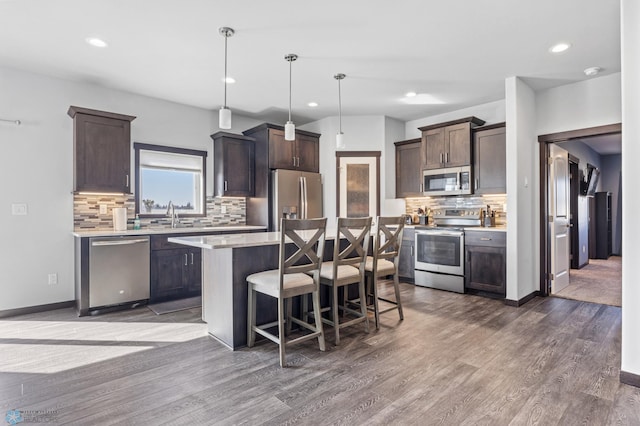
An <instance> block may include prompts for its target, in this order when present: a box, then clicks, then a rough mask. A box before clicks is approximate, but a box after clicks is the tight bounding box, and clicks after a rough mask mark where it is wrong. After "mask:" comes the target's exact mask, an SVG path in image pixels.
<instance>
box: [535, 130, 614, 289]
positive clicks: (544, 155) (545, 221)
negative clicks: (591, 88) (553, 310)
mask: <svg viewBox="0 0 640 426" xmlns="http://www.w3.org/2000/svg"><path fill="white" fill-rule="evenodd" d="M621 132H622V123H617V124H608V125H605V126H596V127H589V128H585V129H578V130H569V131H566V132H560V133H549V134H546V135H540V136H538V147H539V153H540V212H539V217H540V295H541V296H549V295H550V294H551V279H550V274H551V250H550V247H549V243H550V236H549V216H548V215H547V212H548V211H549V162H548V161H547V159H548V158H549V145H551V144H553V143H558V142H566V141H569V140H572V139H580V138H584V137H588V136H602V135H610V134H615V133H621Z"/></svg>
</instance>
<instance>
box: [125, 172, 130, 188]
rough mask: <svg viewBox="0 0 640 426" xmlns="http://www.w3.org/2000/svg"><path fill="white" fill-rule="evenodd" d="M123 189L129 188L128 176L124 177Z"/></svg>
mask: <svg viewBox="0 0 640 426" xmlns="http://www.w3.org/2000/svg"><path fill="white" fill-rule="evenodd" d="M124 187H125V188H128V187H129V175H125V184H124Z"/></svg>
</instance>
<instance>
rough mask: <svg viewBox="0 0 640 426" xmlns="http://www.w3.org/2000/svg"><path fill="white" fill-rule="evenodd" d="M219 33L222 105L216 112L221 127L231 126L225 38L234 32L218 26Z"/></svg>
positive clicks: (228, 127)
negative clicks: (222, 88)
mask: <svg viewBox="0 0 640 426" xmlns="http://www.w3.org/2000/svg"><path fill="white" fill-rule="evenodd" d="M218 32H220V35H221V36H223V37H224V105H222V107H221V108H220V112H219V114H218V127H220V128H221V129H230V128H231V110H230V109H229V107H227V39H228V38H229V37H231V36H232V35H234V34H235V31H234V30H233V28H229V27H220V28H219V29H218Z"/></svg>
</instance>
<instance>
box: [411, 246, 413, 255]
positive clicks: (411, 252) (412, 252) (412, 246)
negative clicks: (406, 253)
mask: <svg viewBox="0 0 640 426" xmlns="http://www.w3.org/2000/svg"><path fill="white" fill-rule="evenodd" d="M411 257H413V246H411Z"/></svg>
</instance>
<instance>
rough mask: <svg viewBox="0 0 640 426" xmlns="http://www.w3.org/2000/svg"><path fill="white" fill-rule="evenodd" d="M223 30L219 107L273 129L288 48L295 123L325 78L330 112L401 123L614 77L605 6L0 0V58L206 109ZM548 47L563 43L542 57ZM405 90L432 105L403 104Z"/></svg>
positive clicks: (572, 2)
mask: <svg viewBox="0 0 640 426" xmlns="http://www.w3.org/2000/svg"><path fill="white" fill-rule="evenodd" d="M222 26H228V27H232V28H233V29H235V31H236V34H235V35H234V36H233V37H231V38H229V40H228V58H229V61H228V62H229V65H228V70H229V71H228V72H229V75H230V76H232V77H233V78H235V79H236V83H235V84H230V85H228V105H229V107H230V108H231V109H232V111H234V112H235V113H239V114H242V115H246V116H249V117H253V118H257V119H261V120H269V121H274V122H282V123H284V121H285V120H286V117H287V109H288V102H289V92H288V90H289V64H288V63H287V62H286V61H285V60H284V56H285V55H286V54H288V53H296V54H298V55H299V59H298V60H297V61H296V62H294V63H293V64H292V90H293V91H292V108H293V119H294V122H296V124H298V125H300V124H304V123H306V122H309V121H313V120H318V119H321V118H324V117H327V116H335V115H337V110H338V83H337V81H336V80H335V79H334V78H333V76H334V74H336V73H344V74H346V75H347V77H346V78H345V79H344V80H342V83H341V85H342V112H343V115H386V116H389V117H393V118H396V119H399V120H402V121H408V120H412V119H417V118H421V117H427V116H430V115H435V114H439V113H443V112H448V111H454V110H458V109H461V108H465V107H468V106H472V105H478V104H481V103H486V102H490V101H495V100H500V99H504V80H505V78H507V77H510V76H521V77H523V78H524V79H525V81H526V82H527V83H528V84H529V85H531V86H532V87H533V88H534V89H535V90H540V89H545V88H550V87H554V86H558V85H563V84H567V83H571V82H577V81H581V80H585V79H587V78H593V77H587V76H585V75H584V73H583V70H584V69H585V68H587V67H593V66H598V67H601V68H602V69H603V72H602V73H601V74H600V75H606V74H610V73H615V72H619V71H620V6H619V1H618V0H562V1H557V0H530V1H526V2H525V1H513V0H491V1H478V0H457V1H441V0H439V1H437V0H403V1H377V0H376V1H373V0H349V1H344V0H343V1H337V0H323V1H314V2H301V1H299V0H298V1H294V0H277V1H264V0H236V1H218V0H183V1H178V0H136V1H131V0H56V1H51V0H0V65H3V66H8V67H12V68H17V69H24V70H28V71H34V72H38V73H42V74H46V75H52V76H56V77H60V78H65V79H71V80H79V81H84V82H91V83H95V84H98V85H102V86H106V87H109V88H114V89H119V90H124V91H128V92H133V93H138V94H142V95H146V96H151V97H155V98H160V99H166V100H170V101H174V102H179V103H183V104H187V105H193V106H197V107H201V108H207V109H212V110H215V109H218V108H220V106H221V104H222V102H223V97H224V93H223V90H224V84H223V82H222V77H223V75H224V38H223V37H222V36H221V35H220V34H219V33H218V28H219V27H222ZM89 36H98V37H101V38H103V39H104V40H105V41H107V42H108V44H109V46H108V47H107V48H104V49H99V48H95V47H92V46H89V45H88V44H87V43H85V39H86V38H87V37H89ZM560 41H567V42H570V43H571V44H572V47H571V49H569V50H568V51H566V52H564V53H562V54H551V53H550V52H549V47H550V46H551V45H553V44H555V43H557V42H560ZM409 91H414V92H417V93H421V94H428V95H431V96H432V97H434V98H436V99H437V100H439V101H440V102H441V103H438V104H411V103H408V102H407V101H408V99H407V98H405V97H404V95H405V93H407V92H409ZM417 98H420V97H417ZM415 99H416V98H414V100H415ZM312 101H313V102H317V103H318V104H319V106H318V107H316V108H311V107H309V106H307V103H308V102H312Z"/></svg>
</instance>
